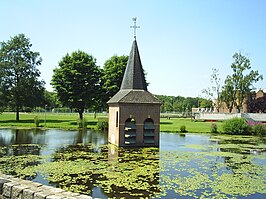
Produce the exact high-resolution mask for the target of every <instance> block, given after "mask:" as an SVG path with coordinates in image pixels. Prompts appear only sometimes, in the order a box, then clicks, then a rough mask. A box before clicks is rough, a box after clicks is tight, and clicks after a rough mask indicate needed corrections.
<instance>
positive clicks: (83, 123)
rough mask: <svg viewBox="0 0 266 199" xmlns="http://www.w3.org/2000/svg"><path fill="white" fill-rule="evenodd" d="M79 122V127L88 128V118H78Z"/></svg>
mask: <svg viewBox="0 0 266 199" xmlns="http://www.w3.org/2000/svg"><path fill="white" fill-rule="evenodd" d="M77 123H78V127H79V128H82V129H86V128H87V125H88V122H87V119H86V118H82V119H80V118H78V119H77Z"/></svg>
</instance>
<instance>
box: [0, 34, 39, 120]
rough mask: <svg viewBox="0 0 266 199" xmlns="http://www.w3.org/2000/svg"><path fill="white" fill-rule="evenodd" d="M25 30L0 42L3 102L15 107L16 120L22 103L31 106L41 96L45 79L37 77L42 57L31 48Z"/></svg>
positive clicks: (0, 75)
mask: <svg viewBox="0 0 266 199" xmlns="http://www.w3.org/2000/svg"><path fill="white" fill-rule="evenodd" d="M31 47H32V44H31V43H30V40H29V38H26V36H25V35H24V34H19V35H16V36H14V37H13V38H11V39H10V40H9V41H7V42H1V43H0V69H1V73H0V86H1V92H2V97H3V99H2V100H3V101H4V104H5V105H6V106H9V107H11V108H14V109H15V111H16V120H19V112H20V111H21V109H22V108H23V107H30V108H33V107H35V106H37V105H40V104H41V102H42V100H43V92H44V81H41V80H39V77H40V71H39V70H38V69H37V66H40V65H41V62H42V59H41V57H40V53H39V52H34V51H32V50H31Z"/></svg>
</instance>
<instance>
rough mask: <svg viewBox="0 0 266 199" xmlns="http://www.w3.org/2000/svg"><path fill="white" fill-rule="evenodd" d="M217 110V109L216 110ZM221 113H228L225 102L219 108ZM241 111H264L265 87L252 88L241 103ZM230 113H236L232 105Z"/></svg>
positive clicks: (265, 108) (265, 111)
mask: <svg viewBox="0 0 266 199" xmlns="http://www.w3.org/2000/svg"><path fill="white" fill-rule="evenodd" d="M216 112H217V111H216ZM220 112H221V113H229V109H228V108H227V106H226V104H225V102H223V103H222V106H221V108H220ZM242 112H243V113H266V89H257V90H252V91H251V92H250V93H249V95H248V97H247V98H246V100H244V102H243V105H242ZM232 113H237V109H236V107H233V110H232Z"/></svg>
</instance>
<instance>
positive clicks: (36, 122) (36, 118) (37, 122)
mask: <svg viewBox="0 0 266 199" xmlns="http://www.w3.org/2000/svg"><path fill="white" fill-rule="evenodd" d="M34 123H35V126H36V127H39V126H40V119H39V117H38V116H35V117H34Z"/></svg>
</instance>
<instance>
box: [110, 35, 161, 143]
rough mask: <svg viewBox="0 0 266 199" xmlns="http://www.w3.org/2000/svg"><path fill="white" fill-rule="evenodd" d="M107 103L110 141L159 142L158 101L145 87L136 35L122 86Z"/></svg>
mask: <svg viewBox="0 0 266 199" xmlns="http://www.w3.org/2000/svg"><path fill="white" fill-rule="evenodd" d="M107 103H108V105H109V129H108V141H109V142H110V143H112V144H115V145H117V146H141V147H143V146H156V147H158V146H159V135H160V134H159V133H160V105H161V104H160V102H159V100H158V99H157V98H156V97H154V96H153V95H152V94H151V93H150V92H148V90H147V83H146V80H145V76H144V72H143V68H142V65H141V61H140V56H139V51H138V46H137V41H136V39H135V40H134V41H133V44H132V48H131V51H130V55H129V59H128V63H127V67H126V70H125V73H124V77H123V81H122V85H121V88H120V90H119V91H118V93H116V94H115V95H114V96H113V97H112V98H111V99H110V100H109V101H108V102H107Z"/></svg>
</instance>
